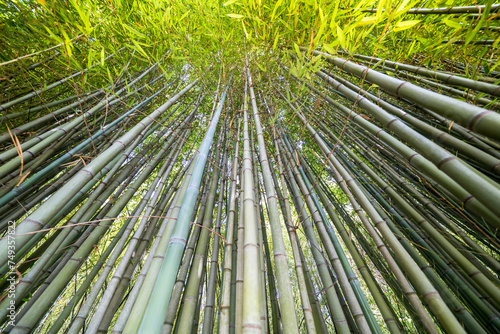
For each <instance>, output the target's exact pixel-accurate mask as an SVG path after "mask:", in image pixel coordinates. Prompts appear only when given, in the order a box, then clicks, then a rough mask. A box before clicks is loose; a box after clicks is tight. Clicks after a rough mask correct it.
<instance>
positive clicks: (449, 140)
mask: <svg viewBox="0 0 500 334" xmlns="http://www.w3.org/2000/svg"><path fill="white" fill-rule="evenodd" d="M328 75H329V76H330V77H331V78H334V79H335V80H336V81H338V82H340V83H342V84H343V85H345V86H346V87H348V88H349V89H351V90H352V91H353V92H356V93H357V94H361V95H363V96H365V97H367V98H368V99H370V100H371V101H373V102H374V103H376V104H377V105H379V106H381V107H383V108H384V109H385V110H387V111H388V112H390V113H391V114H392V115H395V116H397V117H399V118H400V119H401V120H404V121H406V122H407V123H408V124H411V125H413V126H415V127H416V128H418V129H420V130H423V131H424V132H425V133H427V134H428V135H429V136H430V137H432V138H434V139H435V140H437V141H438V142H442V143H443V144H445V145H447V146H449V147H451V148H454V149H456V150H458V151H459V152H460V153H462V154H464V155H466V156H468V157H470V158H471V159H473V161H478V162H480V163H482V164H483V165H484V166H485V167H487V168H488V170H491V171H493V172H494V173H495V174H497V175H500V159H498V158H495V157H492V156H491V155H489V154H487V153H485V152H483V151H481V150H479V149H477V148H475V147H474V146H472V145H470V144H467V143H466V142H464V141H462V140H459V139H457V138H455V137H453V136H451V135H449V134H448V133H446V132H444V131H441V130H439V129H436V128H435V127H433V126H431V125H429V124H427V123H425V122H423V121H420V120H418V119H417V118H415V117H413V116H411V115H410V114H408V113H406V112H404V111H403V110H401V109H400V107H395V106H394V105H393V104H390V103H388V102H386V101H384V100H382V99H380V98H377V97H376V96H374V95H372V94H370V93H368V92H366V91H365V90H363V89H360V88H359V87H358V86H356V85H354V84H352V83H350V82H349V81H347V80H344V79H342V78H340V77H338V76H336V75H333V74H328ZM358 104H360V105H361V103H360V102H359V101H358Z"/></svg>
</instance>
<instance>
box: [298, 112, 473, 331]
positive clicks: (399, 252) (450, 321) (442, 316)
mask: <svg viewBox="0 0 500 334" xmlns="http://www.w3.org/2000/svg"><path fill="white" fill-rule="evenodd" d="M297 115H298V116H299V118H300V119H301V121H302V122H303V123H304V125H305V126H306V127H307V128H308V130H309V132H310V133H311V134H312V135H313V136H314V137H315V138H316V141H317V143H318V145H319V146H320V147H321V148H322V150H323V151H324V153H326V154H328V153H329V151H328V149H327V148H326V147H324V148H323V146H324V145H325V144H324V142H323V141H322V140H321V139H320V138H319V137H318V136H317V134H316V131H315V130H314V129H313V128H312V127H311V126H310V125H309V123H308V122H307V120H306V119H305V118H304V117H303V116H302V115H300V114H297ZM328 161H329V162H331V163H332V167H333V168H334V169H337V170H338V172H339V173H340V174H341V175H342V177H343V178H344V179H345V180H346V181H345V182H346V183H347V184H349V188H350V189H351V191H352V192H353V193H354V194H355V195H356V197H357V199H358V200H359V201H360V203H361V204H362V205H363V208H364V209H365V211H366V213H367V214H368V215H369V217H370V218H371V219H372V221H373V222H374V224H375V226H376V227H377V229H378V230H379V231H380V232H381V234H382V235H383V237H384V239H385V240H386V241H387V243H388V244H389V245H390V247H391V248H392V250H393V252H394V254H395V256H397V257H398V258H399V261H400V263H401V264H402V265H403V266H404V269H405V271H406V273H407V275H408V276H409V278H410V280H411V282H412V284H413V286H414V287H415V288H416V290H417V291H418V292H419V293H420V294H421V295H422V298H423V299H424V300H425V301H426V302H427V305H428V306H429V308H430V309H431V311H432V312H433V313H434V315H435V316H436V318H437V319H438V320H439V322H440V323H441V324H442V326H443V327H444V328H445V329H446V330H450V331H454V332H456V333H459V332H464V330H463V328H462V326H461V325H460V324H459V322H458V321H457V320H456V318H455V317H454V315H453V313H452V312H451V311H450V310H449V308H448V307H447V305H446V304H445V303H444V301H443V300H442V299H441V297H440V295H439V293H438V292H437V291H436V290H435V289H434V287H433V286H432V284H431V283H430V282H429V281H428V279H427V277H426V276H425V274H424V273H423V272H422V271H421V270H420V268H418V265H417V264H416V263H415V262H414V261H413V259H412V258H411V257H410V256H409V254H408V253H407V252H406V250H405V249H404V248H403V247H402V245H401V244H400V243H399V241H398V240H397V238H396V237H395V236H394V234H393V233H392V231H390V229H389V227H388V226H387V223H386V222H385V221H384V220H383V219H382V218H381V217H380V215H379V214H378V213H377V212H376V210H374V208H373V206H372V205H371V204H370V203H369V201H368V200H367V198H366V196H364V194H363V193H362V192H361V190H360V188H359V186H358V185H357V183H356V182H355V180H354V179H352V177H351V176H350V175H349V174H348V173H347V171H346V170H345V169H344V168H343V167H342V166H341V165H340V164H339V163H338V161H337V160H336V159H335V158H334V157H333V156H332V155H329V159H328Z"/></svg>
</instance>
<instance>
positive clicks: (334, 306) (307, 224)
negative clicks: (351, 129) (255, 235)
mask: <svg viewBox="0 0 500 334" xmlns="http://www.w3.org/2000/svg"><path fill="white" fill-rule="evenodd" d="M278 147H279V146H278ZM280 151H282V152H284V151H283V150H282V148H280ZM281 154H282V155H283V160H284V162H285V163H287V164H288V165H289V166H293V165H292V164H291V163H290V162H289V160H288V157H287V156H286V155H285V153H281ZM292 172H293V174H292ZM296 173H297V174H298V172H297V170H296V168H293V167H291V168H290V169H289V170H288V171H287V174H288V181H289V184H290V190H291V191H292V193H293V197H292V199H293V202H294V205H295V208H296V211H297V213H298V215H299V218H300V221H301V222H302V225H303V227H304V230H305V233H306V236H307V239H308V240H309V243H310V244H311V252H312V254H313V258H314V261H315V263H316V266H317V267H318V272H319V275H320V277H321V281H322V282H323V290H324V291H325V294H326V298H327V302H328V305H329V307H330V311H331V314H332V317H333V318H332V320H333V323H334V325H335V329H336V330H337V331H338V332H339V333H350V329H349V326H348V324H347V320H346V317H345V315H344V311H343V310H342V306H341V304H340V301H339V299H338V296H337V293H336V292H335V289H334V288H333V286H334V284H335V282H333V281H332V278H331V276H330V272H329V268H328V264H327V262H326V261H325V259H324V256H323V254H322V253H321V246H320V244H319V242H318V240H317V238H316V235H315V233H314V229H313V226H312V223H311V221H310V220H309V217H308V216H307V214H306V212H305V203H303V201H302V198H301V196H300V191H299V188H298V186H297V181H298V180H299V176H298V175H296Z"/></svg>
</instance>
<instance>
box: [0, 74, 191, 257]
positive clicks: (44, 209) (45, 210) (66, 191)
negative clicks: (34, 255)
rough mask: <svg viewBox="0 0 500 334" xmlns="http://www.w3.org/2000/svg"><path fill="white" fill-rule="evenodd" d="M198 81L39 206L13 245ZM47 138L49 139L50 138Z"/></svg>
mask: <svg viewBox="0 0 500 334" xmlns="http://www.w3.org/2000/svg"><path fill="white" fill-rule="evenodd" d="M196 83H197V80H195V81H193V82H191V83H190V84H189V85H187V86H186V87H185V88H184V89H183V90H182V91H180V92H179V93H178V94H176V95H174V96H173V97H172V98H170V99H169V100H168V101H167V102H166V103H165V104H163V105H162V106H161V107H159V108H158V109H156V110H155V111H154V112H153V113H151V114H150V115H149V116H148V117H146V118H144V119H143V120H142V121H141V122H139V123H138V124H137V125H136V126H134V127H133V128H132V129H131V130H130V131H128V132H127V133H126V134H125V135H123V136H122V137H120V139H119V140H117V141H116V142H115V143H114V144H113V145H112V146H111V147H110V148H108V149H107V150H106V151H105V152H103V153H101V154H100V155H99V156H98V157H96V158H94V159H93V160H92V162H91V163H90V164H88V165H87V166H86V167H85V168H84V169H82V170H81V171H80V172H78V173H77V174H76V175H75V176H74V177H73V178H72V179H71V181H69V182H68V183H67V184H65V185H64V186H63V187H62V188H61V189H59V190H58V191H57V192H56V193H55V194H53V195H52V197H51V198H50V199H48V200H47V201H46V202H45V203H44V204H43V205H42V206H40V207H39V208H38V209H37V210H36V211H35V212H34V213H32V214H31V215H30V216H28V217H27V218H26V219H25V220H23V221H22V222H20V223H19V224H18V225H17V227H16V234H17V237H15V242H16V245H17V247H22V245H23V244H24V243H25V242H26V241H27V240H28V239H29V238H28V237H27V236H26V235H24V234H26V233H30V232H35V231H37V230H39V229H41V228H43V226H44V225H45V224H46V222H48V220H49V219H50V218H51V217H52V216H53V215H54V213H55V212H57V211H58V209H59V208H60V207H61V204H62V203H64V200H65V199H66V198H68V197H70V196H72V195H74V194H76V193H77V192H78V190H79V189H80V188H81V187H82V185H84V184H86V183H87V182H88V181H89V180H90V179H92V178H93V177H94V175H96V173H98V172H99V171H100V170H101V169H102V168H103V167H104V166H105V165H106V164H107V163H108V162H109V161H111V160H112V159H113V158H114V157H115V156H116V155H117V154H118V153H120V152H121V151H123V149H124V148H125V146H126V145H128V144H129V143H130V142H132V141H133V140H134V138H135V137H136V136H137V135H138V134H139V133H140V132H141V131H142V130H143V129H144V128H145V127H146V126H147V125H149V124H151V123H152V122H153V120H154V119H156V118H157V117H158V116H160V115H161V114H162V113H163V112H164V111H165V110H166V109H168V108H169V107H170V106H172V105H173V104H174V102H175V101H177V100H178V99H179V98H180V97H181V96H183V95H184V94H185V93H186V92H187V91H189V90H190V89H191V88H192V87H193V86H194V85H195V84H196ZM49 138H50V137H49ZM6 249H7V240H5V239H4V240H0V264H3V263H6V262H7V261H6V260H7V259H6V256H7V252H6Z"/></svg>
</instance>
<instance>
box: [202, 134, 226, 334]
mask: <svg viewBox="0 0 500 334" xmlns="http://www.w3.org/2000/svg"><path fill="white" fill-rule="evenodd" d="M226 131H227V130H226ZM226 141H227V138H226ZM225 146H226V145H225ZM228 152H229V147H227V152H226V153H225V154H224V155H223V157H222V161H226V159H225V156H227V155H228ZM226 172H227V163H224V167H223V170H222V176H221V177H222V180H221V185H220V188H219V197H218V200H217V216H216V220H215V228H214V232H215V233H214V236H213V237H214V241H213V242H212V257H211V259H210V272H209V274H208V281H207V297H206V303H205V309H204V311H203V312H204V315H203V329H202V333H203V334H209V333H213V331H214V312H215V292H216V291H215V290H216V284H217V281H216V280H217V274H218V272H219V249H220V237H219V234H220V224H221V221H222V208H223V203H224V189H225V184H226V177H225V175H226ZM226 214H227V213H226ZM226 222H227V219H226Z"/></svg>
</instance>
